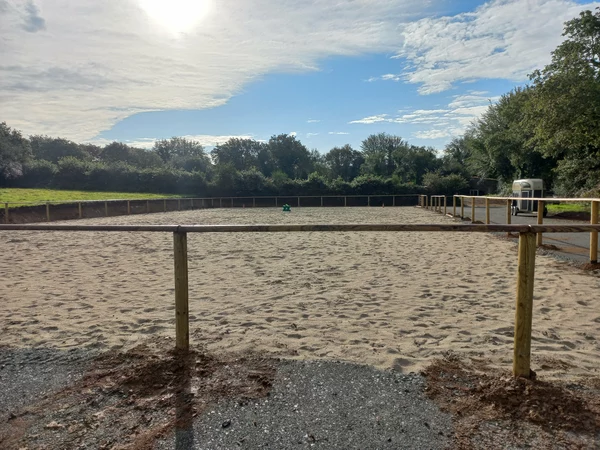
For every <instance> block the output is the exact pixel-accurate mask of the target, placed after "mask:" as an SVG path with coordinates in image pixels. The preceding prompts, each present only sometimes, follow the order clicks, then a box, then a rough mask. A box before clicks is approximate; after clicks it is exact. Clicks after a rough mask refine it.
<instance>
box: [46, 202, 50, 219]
mask: <svg viewBox="0 0 600 450" xmlns="http://www.w3.org/2000/svg"><path fill="white" fill-rule="evenodd" d="M46 222H50V202H48V203H46Z"/></svg>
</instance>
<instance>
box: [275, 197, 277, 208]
mask: <svg viewBox="0 0 600 450" xmlns="http://www.w3.org/2000/svg"><path fill="white" fill-rule="evenodd" d="M275 208H277V197H275Z"/></svg>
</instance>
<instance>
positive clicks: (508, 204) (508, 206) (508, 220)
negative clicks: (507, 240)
mask: <svg viewBox="0 0 600 450" xmlns="http://www.w3.org/2000/svg"><path fill="white" fill-rule="evenodd" d="M511 208H512V200H510V199H509V200H506V224H507V225H510V224H511V222H512V211H511ZM506 235H507V236H509V237H510V232H508V233H506Z"/></svg>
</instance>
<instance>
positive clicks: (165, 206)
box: [163, 199, 167, 212]
mask: <svg viewBox="0 0 600 450" xmlns="http://www.w3.org/2000/svg"><path fill="white" fill-rule="evenodd" d="M163 209H164V210H165V212H167V199H164V200H163Z"/></svg>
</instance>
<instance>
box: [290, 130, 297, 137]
mask: <svg viewBox="0 0 600 450" xmlns="http://www.w3.org/2000/svg"><path fill="white" fill-rule="evenodd" d="M288 136H291V137H296V136H298V133H296V132H295V131H290V132H289V133H288Z"/></svg>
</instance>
